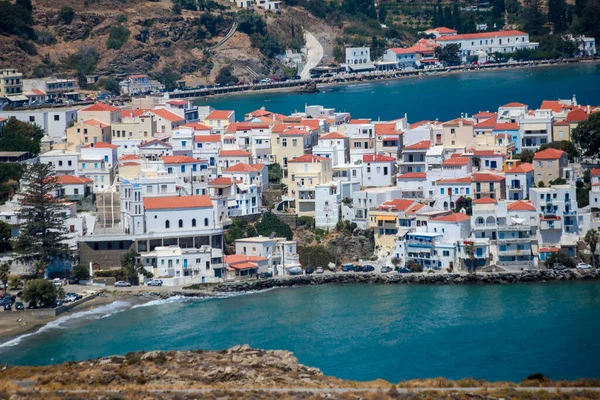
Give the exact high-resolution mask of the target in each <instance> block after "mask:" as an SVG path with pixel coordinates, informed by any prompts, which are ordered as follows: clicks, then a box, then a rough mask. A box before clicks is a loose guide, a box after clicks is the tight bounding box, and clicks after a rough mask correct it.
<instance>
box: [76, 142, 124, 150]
mask: <svg viewBox="0 0 600 400" xmlns="http://www.w3.org/2000/svg"><path fill="white" fill-rule="evenodd" d="M117 147H118V146H115V145H114V144H111V143H105V142H96V143H90V144H88V145H85V146H83V148H84V149H91V148H95V149H116V148H117Z"/></svg>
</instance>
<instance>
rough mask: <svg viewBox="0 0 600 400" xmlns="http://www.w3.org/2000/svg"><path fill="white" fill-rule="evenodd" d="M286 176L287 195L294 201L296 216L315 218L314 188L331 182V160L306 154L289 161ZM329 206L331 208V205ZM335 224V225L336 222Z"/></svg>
mask: <svg viewBox="0 0 600 400" xmlns="http://www.w3.org/2000/svg"><path fill="white" fill-rule="evenodd" d="M288 174H289V183H288V193H287V195H288V199H293V201H294V208H295V212H296V214H297V215H298V216H308V217H315V212H316V193H315V190H316V186H317V185H321V184H326V183H329V182H331V181H332V180H333V169H332V164H331V160H330V159H328V158H325V157H319V156H315V155H313V154H306V155H303V156H301V157H297V158H295V159H293V160H290V161H289V163H288ZM332 194H335V193H332ZM330 206H333V203H332V204H331V205H330ZM336 207H337V203H336ZM335 222H336V223H337V221H335Z"/></svg>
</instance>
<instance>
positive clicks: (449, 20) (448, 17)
mask: <svg viewBox="0 0 600 400" xmlns="http://www.w3.org/2000/svg"><path fill="white" fill-rule="evenodd" d="M453 25H454V18H453V17H452V9H451V8H450V6H446V7H444V26H445V27H446V28H452V26H453Z"/></svg>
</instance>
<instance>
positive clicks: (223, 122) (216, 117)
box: [204, 110, 235, 135]
mask: <svg viewBox="0 0 600 400" xmlns="http://www.w3.org/2000/svg"><path fill="white" fill-rule="evenodd" d="M233 122H235V111H233V110H215V111H212V112H211V113H210V114H208V115H207V116H206V118H205V119H204V125H206V126H210V127H211V128H212V131H213V133H218V134H219V135H221V134H223V133H225V130H226V129H227V127H228V126H229V124H231V123H233Z"/></svg>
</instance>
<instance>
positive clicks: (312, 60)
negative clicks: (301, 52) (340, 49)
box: [300, 31, 323, 79]
mask: <svg viewBox="0 0 600 400" xmlns="http://www.w3.org/2000/svg"><path fill="white" fill-rule="evenodd" d="M304 39H305V40H306V49H307V54H306V65H305V66H304V69H303V70H302V73H301V74H300V77H301V78H302V79H308V78H310V70H311V69H313V68H314V67H316V66H317V65H319V63H320V62H321V59H322V58H323V46H321V43H320V42H319V40H317V38H316V37H315V35H313V34H312V33H310V32H309V31H305V32H304Z"/></svg>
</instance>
